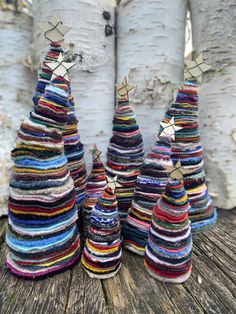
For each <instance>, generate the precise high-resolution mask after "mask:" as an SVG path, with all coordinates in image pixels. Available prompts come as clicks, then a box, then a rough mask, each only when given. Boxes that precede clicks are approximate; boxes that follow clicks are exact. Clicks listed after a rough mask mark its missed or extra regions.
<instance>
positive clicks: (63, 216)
mask: <svg viewBox="0 0 236 314" xmlns="http://www.w3.org/2000/svg"><path fill="white" fill-rule="evenodd" d="M72 65H73V64H68V63H66V62H64V61H63V67H65V68H66V69H67V70H68V69H69V68H70V67H71V66H72ZM59 70H60V66H59V67H58V72H59V73H58V76H57V77H55V78H53V80H52V83H51V84H50V85H47V87H46V89H45V94H44V95H43V96H42V97H41V98H40V100H39V101H38V105H37V106H36V107H35V108H34V110H33V112H31V114H30V117H29V119H26V120H25V121H24V122H23V123H22V125H21V127H20V130H19V132H18V138H17V142H16V147H15V149H13V151H12V159H13V161H14V168H13V178H12V180H11V182H10V197H9V228H8V231H7V235H6V242H7V246H8V252H7V258H6V262H5V265H6V267H7V268H8V269H9V270H10V271H11V272H12V273H13V274H15V275H17V276H20V277H24V278H29V279H34V278H43V277H46V276H48V275H52V274H55V273H57V272H60V271H62V270H65V269H67V268H68V267H71V266H72V265H74V264H75V263H76V262H78V260H79V258H80V253H81V248H80V238H79V234H78V230H77V223H76V222H77V218H78V213H77V209H76V206H75V201H76V194H75V190H74V182H73V180H72V178H71V176H70V172H69V170H68V167H67V158H66V156H65V154H64V142H63V136H62V130H63V129H64V128H65V125H66V123H67V111H68V107H69V106H70V104H69V102H68V96H69V87H68V84H67V83H68V81H67V80H66V79H65V78H64V77H63V75H59V74H60V71H59ZM66 73H67V71H66Z"/></svg>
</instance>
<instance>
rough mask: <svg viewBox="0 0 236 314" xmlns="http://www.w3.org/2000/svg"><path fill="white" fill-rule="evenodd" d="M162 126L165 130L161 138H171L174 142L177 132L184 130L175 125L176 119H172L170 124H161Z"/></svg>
mask: <svg viewBox="0 0 236 314" xmlns="http://www.w3.org/2000/svg"><path fill="white" fill-rule="evenodd" d="M160 125H161V126H162V128H163V130H162V132H161V134H160V136H170V137H171V138H172V140H173V141H174V140H175V132H177V131H179V130H181V129H183V128H182V127H180V126H177V125H175V120H174V117H172V118H171V119H170V121H169V122H168V123H165V122H160Z"/></svg>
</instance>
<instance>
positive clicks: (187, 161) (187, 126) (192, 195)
mask: <svg viewBox="0 0 236 314" xmlns="http://www.w3.org/2000/svg"><path fill="white" fill-rule="evenodd" d="M209 68H210V67H209V66H208V65H206V64H205V63H204V62H203V61H202V56H199V57H198V58H197V60H196V61H192V62H190V63H188V68H187V70H186V71H185V78H186V79H187V80H186V81H185V82H184V85H183V88H182V89H180V90H179V91H178V93H177V96H176V100H175V102H174V103H173V104H172V105H171V107H170V109H169V110H168V111H167V113H166V115H165V118H164V120H163V122H164V123H168V121H170V119H171V118H172V117H174V119H175V123H176V124H177V125H178V126H180V127H182V130H180V131H179V132H177V133H176V138H175V141H174V142H173V143H172V154H171V158H172V160H173V162H177V161H178V160H180V161H181V165H182V167H183V168H185V169H187V170H188V173H187V174H186V175H184V187H185V189H186V192H187V195H188V198H189V202H190V205H191V207H190V212H189V219H190V220H191V228H192V232H193V233H196V232H200V231H203V230H206V229H209V228H210V227H212V226H213V225H214V224H215V223H216V220H217V214H216V209H215V208H214V205H213V202H212V199H211V197H210V195H209V193H208V189H207V186H206V182H205V181H206V179H205V173H204V169H203V148H202V146H201V142H200V136H199V128H198V116H199V109H198V89H199V80H201V76H202V73H203V72H204V71H206V70H208V69H209Z"/></svg>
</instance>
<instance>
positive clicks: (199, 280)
mask: <svg viewBox="0 0 236 314" xmlns="http://www.w3.org/2000/svg"><path fill="white" fill-rule="evenodd" d="M5 228H6V219H0V313H1V314H18V313H22V314H28V313H29V314H39V313H43V314H51V313H56V314H61V313H63V314H66V313H69V314H72V313H86V314H95V313H99V314H100V313H106V314H115V313H119V314H120V313H125V314H133V313H134V314H136V313H140V314H145V313H155V314H163V313H168V314H171V313H184V314H190V313H194V314H196V313H217V314H218V313H219V314H227V313H234V314H235V313H236V210H233V211H230V212H229V211H219V220H218V223H217V225H216V226H215V228H214V229H213V230H211V231H208V232H206V233H203V234H200V235H197V236H195V238H194V250H193V271H192V275H191V277H190V279H189V280H188V281H187V282H186V283H184V284H182V285H171V284H162V283H160V282H158V281H157V280H155V279H153V278H151V277H149V276H148V274H147V273H146V271H145V268H144V265H143V259H142V258H141V257H138V256H136V255H134V254H131V253H129V252H126V251H124V254H123V265H122V268H121V269H120V271H119V273H118V274H117V275H116V276H115V277H114V278H111V279H107V280H96V279H91V278H89V277H88V276H87V274H86V273H85V272H84V271H83V269H82V268H81V265H79V266H76V267H75V268H73V269H72V270H69V271H66V272H64V273H62V274H59V275H56V276H54V277H52V278H48V279H45V280H42V281H34V282H33V281H25V280H21V279H17V278H15V277H14V276H12V275H11V274H10V273H9V272H8V271H6V269H5V267H4V266H3V260H4V256H5V243H4V234H5V231H4V230H5Z"/></svg>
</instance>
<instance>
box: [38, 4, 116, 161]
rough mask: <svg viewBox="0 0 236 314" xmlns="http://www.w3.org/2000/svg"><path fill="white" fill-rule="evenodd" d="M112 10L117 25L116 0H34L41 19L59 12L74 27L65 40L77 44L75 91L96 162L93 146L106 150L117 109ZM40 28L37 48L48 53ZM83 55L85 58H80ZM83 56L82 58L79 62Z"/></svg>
mask: <svg viewBox="0 0 236 314" xmlns="http://www.w3.org/2000/svg"><path fill="white" fill-rule="evenodd" d="M104 10H105V11H109V12H110V14H111V20H110V21H109V24H110V25H112V26H114V18H115V14H114V12H115V1H114V0H78V1H74V0H66V1H58V0H50V1H48V0H37V1H36V0H34V1H33V16H34V20H35V26H36V23H37V22H41V21H47V20H48V18H49V17H50V16H52V15H56V16H57V17H58V18H60V19H61V20H62V21H63V22H64V23H65V24H66V25H69V26H71V27H72V30H71V31H70V32H69V33H67V34H66V35H65V42H66V43H69V42H72V43H74V44H75V45H76V47H75V52H77V53H79V54H80V55H81V57H80V56H79V57H78V58H77V60H76V61H77V64H76V66H75V67H74V68H73V70H72V72H71V84H72V94H73V96H74V98H75V104H76V111H77V116H78V118H79V132H80V134H81V140H82V142H83V143H84V144H85V152H86V155H87V158H86V160H87V161H90V160H91V162H92V158H91V156H90V154H88V150H89V148H91V146H92V145H93V144H94V143H96V144H97V146H98V148H99V149H100V150H102V151H103V155H102V158H103V159H104V158H105V151H106V147H107V144H108V140H109V137H110V135H111V128H112V116H113V112H114V82H115V35H114V34H113V35H111V36H107V37H106V36H105V25H106V21H105V20H104V18H103V11H104ZM39 34H40V29H38V28H37V27H35V37H36V41H35V51H36V53H39V52H40V57H41V59H42V57H44V54H45V52H46V50H47V47H45V45H44V46H43V43H44V44H45V42H44V40H43V38H42V35H41V36H40V35H39ZM80 58H81V60H80ZM79 60H80V61H81V62H79Z"/></svg>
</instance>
